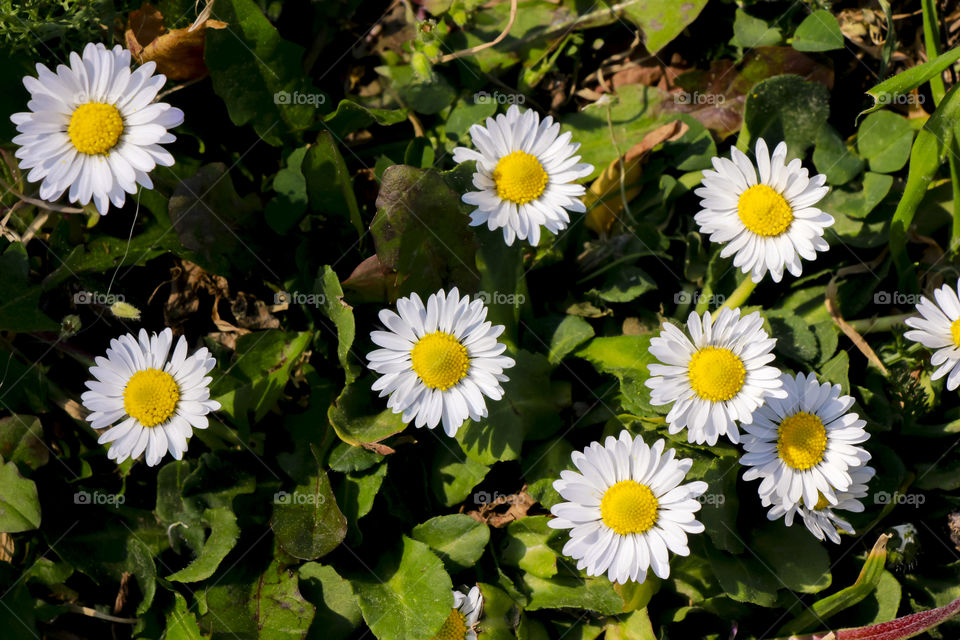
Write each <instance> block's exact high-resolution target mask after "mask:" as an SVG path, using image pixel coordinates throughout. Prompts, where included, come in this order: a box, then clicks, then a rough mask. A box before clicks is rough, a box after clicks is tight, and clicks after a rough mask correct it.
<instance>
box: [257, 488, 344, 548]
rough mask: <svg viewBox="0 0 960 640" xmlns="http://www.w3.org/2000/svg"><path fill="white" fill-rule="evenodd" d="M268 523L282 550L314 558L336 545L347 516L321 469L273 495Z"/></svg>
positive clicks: (339, 540) (342, 536)
mask: <svg viewBox="0 0 960 640" xmlns="http://www.w3.org/2000/svg"><path fill="white" fill-rule="evenodd" d="M270 527H271V528H272V529H273V532H274V533H275V534H276V536H277V541H278V542H279V543H280V546H281V547H282V548H283V550H284V551H286V552H287V553H289V554H290V555H292V556H293V557H294V558H300V559H301V560H315V559H316V558H319V557H321V556H325V555H327V554H328V553H330V552H331V551H333V550H334V549H336V548H337V547H338V546H339V545H340V543H341V542H342V541H343V538H344V536H345V535H346V533H347V519H346V517H344V515H343V513H341V511H340V508H339V507H338V506H337V500H336V498H334V496H333V490H332V489H331V488H330V479H329V478H328V477H327V473H326V472H325V471H324V470H323V469H318V470H317V473H316V475H315V476H314V477H312V478H310V481H309V482H307V483H304V484H300V485H297V487H295V488H294V489H293V491H290V492H286V491H280V492H278V493H277V494H275V495H274V497H273V515H272V516H270Z"/></svg>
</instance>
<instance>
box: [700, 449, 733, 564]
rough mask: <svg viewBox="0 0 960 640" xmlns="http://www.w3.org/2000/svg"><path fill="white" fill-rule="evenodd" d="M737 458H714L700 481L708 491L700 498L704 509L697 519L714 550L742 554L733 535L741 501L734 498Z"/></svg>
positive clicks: (701, 509)
mask: <svg viewBox="0 0 960 640" xmlns="http://www.w3.org/2000/svg"><path fill="white" fill-rule="evenodd" d="M739 464H740V463H739V462H738V460H737V458H736V457H734V456H730V457H726V458H714V459H713V460H712V461H711V462H710V466H709V467H707V469H706V472H705V473H704V475H703V477H701V478H699V479H700V480H703V481H704V482H706V483H707V486H709V489H708V490H707V493H705V494H703V496H701V498H700V503H701V504H702V505H703V506H702V507H701V508H700V511H699V512H698V513H697V519H698V520H699V521H700V522H702V523H703V525H704V526H705V527H706V528H707V535H708V536H710V540H711V541H712V542H713V544H714V546H716V548H717V549H720V550H723V551H729V552H731V553H742V552H743V542H741V540H740V538H739V537H738V536H737V535H736V533H735V532H736V530H737V512H738V511H739V507H740V498H739V496H738V495H737V475H738V474H737V471H738V468H737V467H738V466H739Z"/></svg>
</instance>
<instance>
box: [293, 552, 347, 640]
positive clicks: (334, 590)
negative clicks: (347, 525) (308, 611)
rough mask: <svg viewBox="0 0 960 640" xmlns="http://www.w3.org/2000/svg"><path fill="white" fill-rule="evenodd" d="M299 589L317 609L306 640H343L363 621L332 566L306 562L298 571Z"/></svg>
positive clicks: (341, 579)
mask: <svg viewBox="0 0 960 640" xmlns="http://www.w3.org/2000/svg"><path fill="white" fill-rule="evenodd" d="M297 573H298V574H299V576H300V592H301V593H303V595H304V597H305V598H306V599H307V600H309V601H310V602H312V603H313V605H314V606H315V607H316V608H317V613H316V616H314V618H313V624H312V625H311V626H310V633H309V634H308V635H307V638H308V639H309V640H321V639H323V640H346V638H348V637H350V634H352V633H353V631H354V630H355V629H356V628H357V627H359V626H360V623H361V622H362V621H363V618H362V614H361V613H360V606H359V605H358V604H357V597H356V595H355V594H354V593H353V587H352V586H351V585H350V582H349V581H348V580H345V579H343V578H341V577H340V574H338V573H337V572H336V570H335V569H334V568H333V567H329V566H325V565H322V564H320V563H318V562H307V563H306V564H303V565H301V566H300V568H299V569H298V570H297Z"/></svg>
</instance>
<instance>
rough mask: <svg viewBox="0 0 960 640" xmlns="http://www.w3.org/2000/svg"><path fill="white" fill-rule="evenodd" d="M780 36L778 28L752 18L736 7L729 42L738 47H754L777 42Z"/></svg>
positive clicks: (766, 45) (767, 45)
mask: <svg viewBox="0 0 960 640" xmlns="http://www.w3.org/2000/svg"><path fill="white" fill-rule="evenodd" d="M781 38H782V36H781V35H780V29H778V28H776V27H771V26H769V25H768V24H767V22H766V21H765V20H761V19H760V18H754V17H753V16H751V15H750V14H748V13H747V12H746V11H744V10H743V9H740V8H737V11H736V14H735V17H734V19H733V37H732V38H730V44H732V45H733V46H735V47H737V48H739V49H755V48H757V47H769V46H771V45H775V44H778V43H779V42H780V39H781Z"/></svg>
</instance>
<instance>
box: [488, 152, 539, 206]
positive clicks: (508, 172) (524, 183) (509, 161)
mask: <svg viewBox="0 0 960 640" xmlns="http://www.w3.org/2000/svg"><path fill="white" fill-rule="evenodd" d="M547 180H549V176H547V172H546V171H544V170H543V165H542V164H540V161H539V160H537V157H536V156H533V155H530V154H529V153H526V152H525V151H514V152H513V153H511V154H509V155H505V156H503V157H502V158H500V162H498V163H497V167H496V169H494V170H493V181H494V182H496V183H497V195H498V196H500V198H501V199H503V200H509V201H510V202H515V203H517V204H526V203H527V202H530V201H531V200H536V199H537V198H539V197H540V194H541V193H543V190H544V189H546V188H547Z"/></svg>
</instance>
